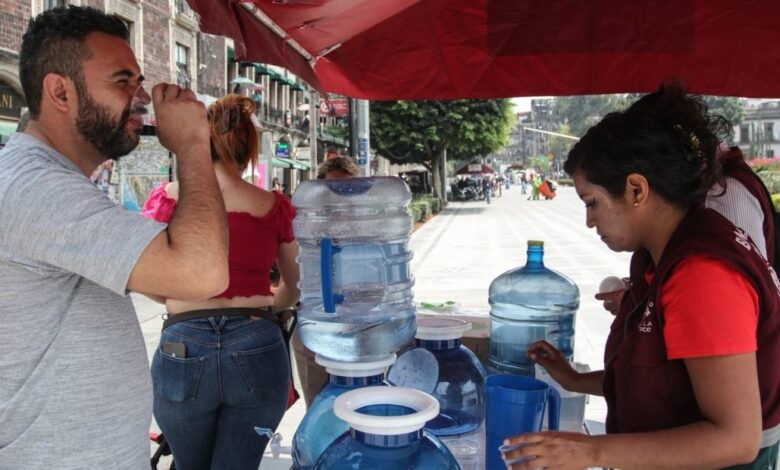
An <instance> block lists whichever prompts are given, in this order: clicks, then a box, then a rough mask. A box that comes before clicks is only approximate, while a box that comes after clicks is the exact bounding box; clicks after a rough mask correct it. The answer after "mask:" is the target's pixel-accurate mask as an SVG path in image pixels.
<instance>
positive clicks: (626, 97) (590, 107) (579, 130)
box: [552, 93, 743, 139]
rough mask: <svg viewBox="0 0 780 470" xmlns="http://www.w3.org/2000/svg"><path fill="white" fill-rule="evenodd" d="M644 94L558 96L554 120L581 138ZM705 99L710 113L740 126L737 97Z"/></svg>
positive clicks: (739, 109)
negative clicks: (604, 119)
mask: <svg viewBox="0 0 780 470" xmlns="http://www.w3.org/2000/svg"><path fill="white" fill-rule="evenodd" d="M642 96H644V95H643V94H641V93H628V94H616V95H583V96H561V97H557V98H555V101H554V103H553V117H552V118H553V122H554V123H555V124H556V127H560V126H561V125H564V124H565V125H568V126H569V130H570V132H571V134H572V135H575V136H580V137H581V136H583V135H585V132H586V131H587V130H588V129H589V128H590V127H591V126H593V125H595V124H596V123H598V122H599V121H600V120H601V119H602V118H603V117H604V116H606V115H607V113H611V112H613V111H622V110H624V109H626V108H628V107H629V106H631V104H632V103H634V102H635V101H636V100H638V99H639V98H641V97H642ZM704 101H705V102H706V103H707V106H708V107H709V111H710V113H713V114H719V115H721V116H723V117H725V118H726V119H727V120H728V121H729V122H731V124H732V125H733V126H738V125H739V124H740V123H741V122H742V118H743V110H742V103H741V102H740V101H739V99H738V98H734V97H731V96H707V95H705V96H704ZM732 136H733V134H732ZM732 136H728V138H729V139H730V138H731V137H732ZM721 137H725V136H721Z"/></svg>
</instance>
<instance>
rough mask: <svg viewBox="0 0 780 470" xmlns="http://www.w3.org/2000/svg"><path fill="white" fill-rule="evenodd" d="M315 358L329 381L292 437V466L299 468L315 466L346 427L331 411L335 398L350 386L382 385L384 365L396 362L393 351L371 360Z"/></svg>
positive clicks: (347, 428)
mask: <svg viewBox="0 0 780 470" xmlns="http://www.w3.org/2000/svg"><path fill="white" fill-rule="evenodd" d="M314 360H315V361H316V362H317V364H319V365H321V366H323V367H325V370H326V371H327V372H328V383H327V384H325V387H323V389H322V390H321V391H320V393H318V394H317V397H316V398H315V399H314V401H313V402H312V404H311V405H310V406H309V408H308V409H307V410H306V415H305V416H304V417H303V420H302V421H301V424H300V425H299V426H298V429H297V430H296V431H295V436H294V437H293V443H292V459H293V468H296V469H302V470H303V469H311V468H312V467H314V464H315V463H316V462H317V459H318V458H319V457H320V455H322V452H323V451H324V450H325V449H326V448H327V447H328V446H329V445H330V443H331V442H333V441H334V440H335V439H336V438H337V437H338V436H340V435H341V434H342V433H344V432H345V431H348V430H349V425H348V424H347V423H346V422H344V421H342V420H341V419H339V418H337V417H336V415H335V414H333V402H335V401H336V398H338V397H339V396H341V395H342V394H344V393H346V392H348V391H350V390H355V389H358V388H363V387H369V386H379V385H382V384H383V383H384V379H385V372H386V370H387V367H388V366H390V365H391V364H393V362H395V355H390V356H387V357H385V358H382V359H380V360H378V361H370V362H341V361H333V360H330V359H327V358H325V357H323V356H320V355H317V356H315V358H314Z"/></svg>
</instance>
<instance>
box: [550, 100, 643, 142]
mask: <svg viewBox="0 0 780 470" xmlns="http://www.w3.org/2000/svg"><path fill="white" fill-rule="evenodd" d="M632 102H633V100H632ZM628 104H629V97H628V95H625V94H623V95H582V96H559V97H556V98H555V100H554V102H553V111H552V120H553V124H554V126H555V127H556V128H560V126H561V125H567V126H568V128H569V132H570V133H571V134H572V135H574V136H577V137H581V136H583V135H585V132H586V131H587V130H588V129H589V128H590V127H592V126H594V125H596V124H597V123H598V122H599V121H601V119H602V118H603V117H604V116H605V115H606V114H607V113H610V112H612V111H618V110H622V109H625V108H626V107H627V106H628Z"/></svg>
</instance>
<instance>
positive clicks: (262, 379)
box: [233, 340, 290, 393]
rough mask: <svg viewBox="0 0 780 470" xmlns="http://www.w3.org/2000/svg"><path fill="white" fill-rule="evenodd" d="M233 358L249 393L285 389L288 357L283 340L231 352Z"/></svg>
mask: <svg viewBox="0 0 780 470" xmlns="http://www.w3.org/2000/svg"><path fill="white" fill-rule="evenodd" d="M233 360H234V361H235V364H236V367H237V368H238V370H239V372H240V374H241V377H242V378H243V379H244V382H245V383H246V386H247V388H248V390H249V391H250V392H251V393H267V392H271V391H277V390H279V389H280V388H281V389H282V390H285V391H286V390H287V389H286V387H287V383H288V381H289V380H290V366H289V360H290V359H289V357H288V356H287V349H286V348H285V345H284V341H281V340H280V341H278V342H275V343H272V344H270V345H268V346H265V347H262V348H258V349H253V350H249V351H239V352H234V353H233Z"/></svg>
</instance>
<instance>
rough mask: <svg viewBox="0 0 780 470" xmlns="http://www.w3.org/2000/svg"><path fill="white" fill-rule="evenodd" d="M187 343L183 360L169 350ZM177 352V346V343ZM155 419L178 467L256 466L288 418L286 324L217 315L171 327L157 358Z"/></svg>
mask: <svg viewBox="0 0 780 470" xmlns="http://www.w3.org/2000/svg"><path fill="white" fill-rule="evenodd" d="M165 343H184V345H185V347H186V352H185V357H183V358H181V357H174V356H173V355H171V354H167V353H165V352H163V346H164V345H165ZM174 349H175V348H174ZM152 380H153V382H154V416H155V419H156V420H157V423H158V424H159V425H160V429H161V430H162V432H163V434H164V435H165V438H166V439H167V440H168V442H169V443H170V445H171V450H172V453H173V459H174V462H176V468H179V469H181V470H199V469H238V470H240V469H251V470H257V467H258V466H259V465H260V460H261V459H262V457H263V452H264V450H265V446H266V444H267V443H268V438H267V437H260V436H258V435H257V433H256V432H255V430H254V428H255V426H259V427H264V428H270V429H272V430H275V429H276V427H277V425H278V424H279V421H281V419H282V416H283V415H284V411H285V406H286V404H287V394H288V387H289V381H290V366H289V357H288V353H287V349H286V347H285V344H284V340H283V339H282V333H281V329H280V328H279V325H276V324H274V323H272V322H269V321H267V320H262V319H259V320H254V321H253V320H250V319H249V318H247V317H212V318H204V319H199V320H189V321H183V322H180V323H176V324H173V325H171V326H169V327H168V328H166V329H165V330H164V331H163V332H162V335H161V337H160V347H158V348H157V352H156V353H155V355H154V359H153V361H152Z"/></svg>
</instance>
